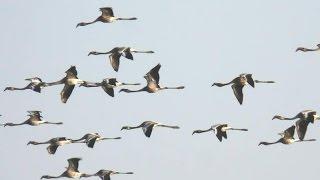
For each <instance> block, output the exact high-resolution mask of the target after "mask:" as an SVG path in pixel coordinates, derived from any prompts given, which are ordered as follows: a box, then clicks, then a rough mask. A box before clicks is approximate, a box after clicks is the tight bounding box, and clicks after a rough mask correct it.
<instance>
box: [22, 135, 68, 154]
mask: <svg viewBox="0 0 320 180" xmlns="http://www.w3.org/2000/svg"><path fill="white" fill-rule="evenodd" d="M71 143H74V142H73V141H72V139H69V138H66V137H56V138H52V139H50V140H48V141H45V142H36V141H29V142H28V144H27V145H30V144H32V145H41V144H49V146H48V147H47V151H48V153H49V154H55V153H56V151H57V149H58V147H59V146H63V145H65V144H71Z"/></svg>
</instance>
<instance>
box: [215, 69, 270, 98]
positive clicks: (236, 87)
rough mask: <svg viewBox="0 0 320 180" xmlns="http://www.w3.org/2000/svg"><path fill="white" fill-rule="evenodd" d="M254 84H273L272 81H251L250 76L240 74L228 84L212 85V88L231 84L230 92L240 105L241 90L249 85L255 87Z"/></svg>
mask: <svg viewBox="0 0 320 180" xmlns="http://www.w3.org/2000/svg"><path fill="white" fill-rule="evenodd" d="M255 83H275V82H274V81H259V80H253V78H252V74H245V73H243V74H240V75H239V76H238V77H236V78H234V79H233V80H232V81H230V82H228V83H213V84H212V86H218V87H223V86H227V85H230V84H232V86H231V87H232V90H233V93H234V95H235V96H236V98H237V100H238V102H239V103H240V104H242V103H243V92H242V89H243V87H244V86H246V85H247V84H249V85H250V86H252V87H253V88H254V87H255Z"/></svg>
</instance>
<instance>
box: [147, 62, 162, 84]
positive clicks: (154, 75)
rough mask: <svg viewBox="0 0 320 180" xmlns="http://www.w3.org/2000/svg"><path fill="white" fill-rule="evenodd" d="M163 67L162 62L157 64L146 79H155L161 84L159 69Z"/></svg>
mask: <svg viewBox="0 0 320 180" xmlns="http://www.w3.org/2000/svg"><path fill="white" fill-rule="evenodd" d="M160 68H161V64H158V65H156V66H155V67H154V68H152V69H151V70H150V71H149V72H148V73H147V74H146V75H145V76H144V77H145V79H146V80H147V81H148V82H149V81H155V82H156V83H157V84H159V80H160V76H159V70H160Z"/></svg>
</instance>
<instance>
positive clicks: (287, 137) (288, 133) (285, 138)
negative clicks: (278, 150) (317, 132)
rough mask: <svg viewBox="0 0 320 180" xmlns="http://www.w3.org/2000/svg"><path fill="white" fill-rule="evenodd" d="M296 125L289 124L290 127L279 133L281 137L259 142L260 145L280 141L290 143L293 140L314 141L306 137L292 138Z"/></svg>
mask: <svg viewBox="0 0 320 180" xmlns="http://www.w3.org/2000/svg"><path fill="white" fill-rule="evenodd" d="M295 128H296V126H294V125H293V126H291V127H290V128H288V129H286V130H285V131H284V132H282V133H279V135H281V138H280V139H279V140H278V141H276V142H260V143H259V146H260V145H271V144H277V143H282V144H292V143H294V142H303V141H316V140H315V139H308V140H300V139H295V138H294V131H295Z"/></svg>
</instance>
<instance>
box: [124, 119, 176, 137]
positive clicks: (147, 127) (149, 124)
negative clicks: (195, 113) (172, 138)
mask: <svg viewBox="0 0 320 180" xmlns="http://www.w3.org/2000/svg"><path fill="white" fill-rule="evenodd" d="M155 127H166V128H171V129H179V126H169V125H164V124H160V123H158V122H154V121H144V122H143V123H141V124H140V125H139V126H135V127H132V126H123V127H122V128H121V130H124V129H125V130H131V129H137V128H142V130H143V133H144V134H145V136H146V137H150V136H151V133H152V130H153V128H155Z"/></svg>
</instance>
